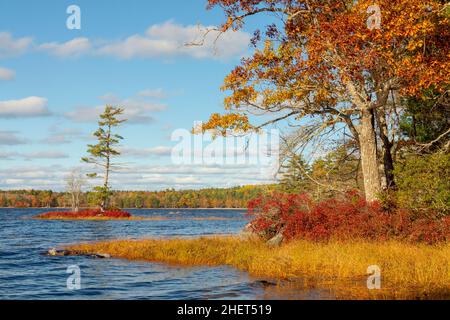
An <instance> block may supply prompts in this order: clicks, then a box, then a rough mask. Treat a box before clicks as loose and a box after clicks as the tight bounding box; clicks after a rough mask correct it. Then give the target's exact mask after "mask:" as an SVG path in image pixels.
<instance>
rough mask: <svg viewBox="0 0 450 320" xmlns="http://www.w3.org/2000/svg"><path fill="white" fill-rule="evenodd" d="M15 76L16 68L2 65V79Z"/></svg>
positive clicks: (0, 77)
mask: <svg viewBox="0 0 450 320" xmlns="http://www.w3.org/2000/svg"><path fill="white" fill-rule="evenodd" d="M15 77H16V73H15V71H14V70H11V69H7V68H2V67H0V80H13V79H14V78H15Z"/></svg>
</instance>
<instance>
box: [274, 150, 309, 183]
mask: <svg viewBox="0 0 450 320" xmlns="http://www.w3.org/2000/svg"><path fill="white" fill-rule="evenodd" d="M309 171H310V168H309V166H308V164H307V163H306V161H305V160H304V159H303V158H302V156H300V155H294V156H292V157H291V158H290V159H289V160H288V162H287V163H286V164H284V165H282V166H281V171H280V173H281V179H280V183H281V185H282V186H283V189H285V190H286V191H287V192H305V191H306V190H305V189H306V188H307V187H308V182H309V180H308V176H307V175H308V172H309Z"/></svg>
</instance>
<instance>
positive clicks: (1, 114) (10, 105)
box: [0, 97, 50, 118]
mask: <svg viewBox="0 0 450 320" xmlns="http://www.w3.org/2000/svg"><path fill="white" fill-rule="evenodd" d="M49 114H50V112H49V110H48V108H47V99H45V98H42V97H28V98H24V99H19V100H5V101H0V118H20V117H39V116H47V115H49Z"/></svg>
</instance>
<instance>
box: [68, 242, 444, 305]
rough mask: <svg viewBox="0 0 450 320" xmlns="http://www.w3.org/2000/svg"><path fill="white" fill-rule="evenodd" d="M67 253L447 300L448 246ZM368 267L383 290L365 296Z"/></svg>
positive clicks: (163, 247) (109, 247) (220, 246)
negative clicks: (224, 267) (374, 270)
mask: <svg viewBox="0 0 450 320" xmlns="http://www.w3.org/2000/svg"><path fill="white" fill-rule="evenodd" d="M67 249H69V250H77V251H81V252H83V253H108V254H110V255H111V256H113V257H117V258H124V259H130V260H145V261H151V262H164V263H169V264H180V265H187V266H197V265H205V266H219V265H228V266H233V267H236V268H238V269H240V270H243V271H247V272H249V273H250V274H251V275H253V276H258V277H266V278H276V279H290V280H293V279H303V280H307V281H314V282H317V283H318V285H326V286H330V287H333V288H334V289H336V290H337V291H339V290H341V291H342V290H344V291H345V290H346V291H347V293H346V295H345V296H344V297H349V295H350V294H351V295H354V296H355V297H357V298H367V297H369V298H370V297H383V298H392V297H400V298H430V297H437V298H449V297H450V244H442V245H439V246H427V245H413V244H406V243H401V242H394V241H392V242H364V241H354V242H329V243H314V242H308V241H293V242H290V243H288V244H285V245H283V246H281V247H276V248H273V247H269V246H267V245H266V244H265V243H263V242H261V241H259V240H257V239H242V238H239V237H204V238H197V239H160V240H157V239H151V240H134V241H133V240H114V241H107V242H99V243H91V244H81V245H76V246H72V247H69V248H67ZM370 265H378V266H379V267H380V268H381V276H382V287H383V290H380V291H369V290H367V287H366V279H367V276H368V275H367V268H368V267H369V266H370ZM342 292H343V291H342Z"/></svg>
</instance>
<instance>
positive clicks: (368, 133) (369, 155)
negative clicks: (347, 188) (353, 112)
mask: <svg viewBox="0 0 450 320" xmlns="http://www.w3.org/2000/svg"><path fill="white" fill-rule="evenodd" d="M358 131H359V145H360V152H361V169H362V173H363V178H364V191H365V195H366V199H367V201H375V200H376V199H377V196H378V193H380V191H381V180H380V173H379V171H378V160H377V143H376V134H375V129H374V115H373V113H372V112H371V111H370V110H369V109H368V108H364V109H363V110H362V111H361V125H360V126H359V130H358Z"/></svg>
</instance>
